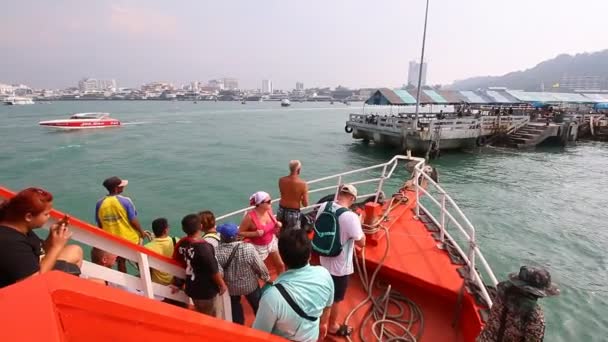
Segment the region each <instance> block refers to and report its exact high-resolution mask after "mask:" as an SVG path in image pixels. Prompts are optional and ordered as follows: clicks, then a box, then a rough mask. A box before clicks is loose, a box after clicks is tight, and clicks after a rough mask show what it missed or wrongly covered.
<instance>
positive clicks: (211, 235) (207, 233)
mask: <svg viewBox="0 0 608 342" xmlns="http://www.w3.org/2000/svg"><path fill="white" fill-rule="evenodd" d="M198 216H199V217H200V218H201V224H202V225H203V240H205V241H207V242H208V243H210V244H211V246H213V248H215V249H216V250H217V246H218V245H219V244H220V234H218V232H217V229H216V226H215V215H213V213H212V212H211V211H209V210H204V211H201V212H200V213H198Z"/></svg>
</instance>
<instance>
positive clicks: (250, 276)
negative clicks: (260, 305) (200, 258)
mask: <svg viewBox="0 0 608 342" xmlns="http://www.w3.org/2000/svg"><path fill="white" fill-rule="evenodd" d="M234 248H238V250H236V252H235V254H234V257H233V258H232V261H231V263H230V265H229V267H228V269H226V268H225V266H226V263H227V262H228V259H229V258H230V254H232V251H233V250H234ZM215 255H216V257H217V261H218V263H219V264H220V265H221V267H222V268H224V280H225V281H226V286H228V293H229V294H230V295H231V296H244V295H248V294H250V293H251V292H253V291H255V290H256V289H257V288H258V287H259V283H258V279H262V280H264V281H268V280H269V279H270V274H269V273H268V269H267V268H266V265H264V262H263V261H262V259H261V258H260V256H259V255H258V253H257V252H256V250H255V248H254V247H253V245H251V244H250V243H245V242H240V241H234V242H222V243H220V244H219V246H218V247H217V249H216V253H215Z"/></svg>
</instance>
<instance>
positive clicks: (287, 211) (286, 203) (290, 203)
mask: <svg viewBox="0 0 608 342" xmlns="http://www.w3.org/2000/svg"><path fill="white" fill-rule="evenodd" d="M301 171H302V163H300V161H299V160H292V161H290V162H289V176H285V177H281V178H280V179H279V191H280V193H281V200H280V201H279V210H278V211H277V220H279V222H281V223H282V224H283V229H300V227H301V222H300V217H301V215H302V214H301V213H300V208H301V207H307V206H308V185H307V184H306V182H305V181H304V180H303V179H302V178H300V172H301Z"/></svg>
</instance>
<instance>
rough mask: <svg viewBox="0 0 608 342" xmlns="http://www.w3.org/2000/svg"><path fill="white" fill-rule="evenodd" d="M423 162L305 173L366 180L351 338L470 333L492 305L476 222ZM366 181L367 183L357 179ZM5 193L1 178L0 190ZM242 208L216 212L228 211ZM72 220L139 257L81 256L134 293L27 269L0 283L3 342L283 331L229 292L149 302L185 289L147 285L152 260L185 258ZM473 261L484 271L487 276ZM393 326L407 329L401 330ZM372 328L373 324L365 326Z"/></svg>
mask: <svg viewBox="0 0 608 342" xmlns="http://www.w3.org/2000/svg"><path fill="white" fill-rule="evenodd" d="M404 161H406V162H407V161H409V162H410V163H411V162H414V163H415V166H414V167H413V170H412V171H413V172H412V173H413V174H412V177H411V178H410V179H409V180H408V181H407V182H406V183H405V184H404V186H403V187H401V188H400V189H398V190H397V191H396V192H395V195H393V196H391V197H390V198H385V196H383V190H386V186H385V184H386V182H385V181H387V180H389V179H391V178H393V176H395V175H396V174H398V173H401V171H402V169H401V168H399V169H398V168H397V167H398V166H399V165H401V163H402V162H404ZM408 165H411V164H409V163H408ZM430 171H432V168H429V167H428V166H426V165H425V162H424V159H420V158H411V157H405V156H396V157H394V158H393V159H391V160H390V161H389V162H387V163H384V164H379V165H375V166H371V167H366V168H363V169H359V170H355V171H350V172H344V173H341V174H337V175H333V176H329V177H324V178H320V179H317V180H313V181H310V182H309V184H310V185H313V184H323V185H327V184H328V182H333V181H335V183H337V184H341V183H342V182H343V181H344V179H345V178H346V177H348V179H349V181H351V180H352V182H353V183H356V184H358V186H359V188H360V189H361V192H365V191H366V190H367V189H369V190H371V192H370V193H368V194H362V195H360V196H359V197H358V199H359V200H362V201H363V202H365V203H360V205H359V206H358V207H359V209H356V210H358V211H359V212H360V213H361V214H362V220H363V223H364V227H365V233H366V234H367V238H368V243H367V247H366V248H365V249H363V250H361V251H359V252H358V253H357V254H358V257H357V258H356V261H357V263H356V266H357V271H356V273H355V274H353V275H352V276H351V280H350V281H351V285H350V286H349V290H348V296H347V298H346V300H345V302H344V304H343V307H344V308H345V310H344V312H342V315H341V316H340V317H339V318H340V320H341V321H344V322H345V323H346V324H349V325H351V326H353V327H356V329H357V330H356V331H355V333H354V334H353V336H351V337H350V338H351V340H356V341H360V340H365V338H367V339H368V340H369V339H372V340H376V339H375V338H374V335H383V336H386V337H387V338H393V339H394V340H396V337H398V336H404V337H408V336H409V337H414V338H415V340H424V341H467V342H468V341H471V342H472V341H474V340H475V337H476V336H477V334H478V333H479V331H480V330H481V328H482V326H483V324H484V317H485V314H484V313H485V312H486V310H487V309H488V308H489V307H490V306H491V305H492V299H491V297H490V295H489V293H488V291H487V289H486V285H485V284H484V282H483V281H482V278H485V279H486V280H488V281H489V283H490V285H495V284H496V282H497V281H496V278H495V277H494V275H493V274H492V270H491V269H490V267H489V265H488V264H487V262H486V261H485V259H484V258H483V255H482V254H481V251H480V250H479V248H478V246H477V244H476V243H475V230H474V227H473V225H472V224H471V223H470V221H469V220H468V219H467V218H466V216H464V214H463V213H462V211H460V209H459V208H458V206H457V205H456V204H455V203H454V201H453V200H452V199H451V198H450V197H449V196H448V195H447V194H446V193H445V191H444V190H443V189H442V188H441V187H440V186H439V185H438V184H437V183H436V182H435V181H434V180H433V179H434V178H435V177H432V173H431V172H430ZM371 172H376V173H378V176H379V177H374V178H368V179H363V180H359V179H355V177H357V176H360V177H369V176H370V173H371ZM435 179H436V178H435ZM323 182H324V183H323ZM329 184H331V183H329ZM365 184H368V185H370V186H369V187H367V188H366V186H365ZM335 189H336V184H334V185H331V186H320V187H318V188H315V189H312V188H311V190H310V193H311V194H319V193H321V194H322V193H323V192H325V193H327V192H330V195H332V196H333V194H332V192H333V191H335ZM13 195H14V193H12V192H10V191H9V190H7V189H4V188H2V187H0V199H4V198H10V197H12V196H13ZM422 198H425V201H424V204H423V202H422V201H421V199H422ZM276 201H278V199H277V200H275V202H276ZM317 206H318V205H311V206H310V207H308V208H305V209H306V210H312V209H315V208H316V207H317ZM431 206H432V207H431ZM448 208H450V209H449V210H448ZM249 209H251V208H245V209H241V210H237V211H235V212H232V213H229V214H227V215H223V216H220V217H218V218H217V219H218V221H219V220H225V219H228V218H231V219H232V220H236V219H237V218H238V217H240V216H241V215H242V214H243V213H244V212H246V211H247V210H249ZM63 216H64V214H63V213H62V212H59V211H57V210H53V211H52V212H51V217H52V218H53V219H55V220H59V219H61V218H62V217H63ZM448 223H449V226H450V227H451V228H450V229H448ZM70 225H71V227H72V231H73V236H72V238H73V240H75V241H78V242H80V243H82V244H85V245H89V246H95V247H98V248H101V249H103V250H106V251H108V252H110V253H113V254H115V255H118V256H122V257H124V258H126V259H128V260H132V261H133V262H136V263H137V265H138V267H139V274H138V275H136V276H133V275H128V274H122V273H119V272H118V271H115V270H113V269H109V268H106V267H101V266H98V265H95V264H92V263H90V262H88V261H85V262H84V264H83V267H82V273H83V275H84V276H85V277H94V278H98V279H104V280H106V281H109V282H112V283H114V284H117V285H120V286H122V287H124V288H127V289H130V290H132V291H133V292H135V290H137V291H140V292H141V293H142V294H143V296H138V295H135V294H133V293H129V292H126V291H123V290H120V289H117V288H111V287H107V286H102V285H99V284H93V283H91V282H88V281H86V280H83V279H78V278H75V277H73V276H70V275H67V274H63V273H59V272H51V273H48V274H44V275H41V276H38V277H32V278H30V279H26V280H24V281H22V282H19V283H17V284H14V285H11V286H8V287H6V288H4V289H2V290H0V313H3V314H4V315H3V317H5V320H6V321H5V323H6V324H9V326H11V327H12V328H11V329H3V331H2V332H0V338H1V339H2V340H7V341H9V340H16V339H19V340H34V339H38V340H40V339H49V338H50V337H51V336H55V337H57V339H61V337H64V338H67V336H72V337H74V336H77V337H79V339H85V338H86V339H89V340H90V339H99V338H100V337H104V338H106V339H107V338H109V339H112V340H117V339H120V340H129V339H142V338H145V337H150V338H158V337H159V336H161V337H162V336H164V337H165V338H167V339H170V340H177V339H180V340H181V339H184V338H185V339H186V340H193V339H195V338H199V339H201V338H202V339H218V340H237V339H243V340H247V341H263V340H271V341H272V340H275V341H279V340H281V339H280V338H278V337H276V336H271V335H269V334H267V333H263V332H259V331H256V330H253V329H250V328H248V327H244V326H240V325H235V324H232V323H229V322H226V321H225V320H230V318H231V312H230V309H229V308H230V304H229V303H230V299H229V297H228V298H227V294H226V295H225V296H224V297H223V303H224V310H223V311H224V319H225V320H220V319H216V318H212V317H209V316H205V315H200V314H198V313H195V312H193V311H188V310H184V309H181V308H177V307H175V306H171V305H167V304H164V303H159V302H157V301H154V300H153V298H154V297H155V296H161V297H165V298H170V299H173V300H177V301H181V302H188V298H187V297H186V296H185V295H184V294H183V293H181V292H178V293H173V292H172V290H171V289H170V288H169V287H166V286H162V285H159V284H156V283H152V281H151V276H150V272H149V267H152V268H154V269H157V270H160V271H163V272H167V273H169V274H172V275H174V276H177V277H180V278H183V277H184V276H185V271H184V269H183V268H181V267H180V266H179V265H178V264H176V263H175V262H174V261H173V260H171V259H167V258H165V257H162V256H160V255H158V254H156V253H154V252H151V251H149V250H147V249H145V248H143V247H141V246H138V245H134V244H130V243H129V242H126V241H125V240H122V239H119V238H117V237H114V236H112V235H110V234H108V233H106V232H104V231H102V230H100V229H98V228H96V227H95V226H93V225H91V224H88V223H86V222H84V221H81V220H78V219H76V218H71V221H70ZM457 234H459V235H460V236H458V237H457V236H456V235H457ZM477 269H479V270H480V271H482V272H484V277H482V275H481V273H479V271H478V270H477ZM146 297H147V298H146ZM16 300H18V301H23V300H25V301H26V302H25V304H27V303H28V302H31V303H36V305H37V307H38V310H40V311H39V312H44V314H40V315H36V319H35V322H34V323H35V324H36V327H37V329H26V326H30V325H31V324H32V321H31V320H29V319H25V318H26V317H29V315H28V314H27V313H25V312H23V313H21V312H20V311H19V312H15V311H12V309H10V308H13V306H14V305H15V304H17V302H16ZM23 304H24V303H23V302H21V305H23ZM385 310H386V315H385V314H384V312H385ZM9 312H10V314H9ZM251 315H252V313H251V312H249V317H248V320H247V321H248V322H247V323H250V322H251V318H252V317H251ZM383 316H385V320H383V319H382V318H383ZM58 322H61V324H59V323H58ZM167 322H170V324H166V323H167ZM100 323H102V324H100ZM125 324H126V325H130V324H137V326H138V327H139V329H137V330H136V331H135V330H133V331H131V330H124V329H121V328H120V327H124V326H125ZM400 326H401V327H405V328H406V329H405V330H402V329H401V328H399V327H400ZM374 327H377V328H379V329H380V330H378V329H376V332H373V330H374V329H375V328H374ZM409 340H412V341H413V340H414V339H412V338H410V339H409Z"/></svg>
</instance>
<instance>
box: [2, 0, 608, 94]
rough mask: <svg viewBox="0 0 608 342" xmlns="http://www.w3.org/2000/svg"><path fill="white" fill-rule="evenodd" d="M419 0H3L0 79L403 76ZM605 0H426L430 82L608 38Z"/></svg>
mask: <svg viewBox="0 0 608 342" xmlns="http://www.w3.org/2000/svg"><path fill="white" fill-rule="evenodd" d="M424 3H425V2H424V0H374V1H371V0H306V1H301V0H300V1H295V0H240V1H239V0H233V1H211V0H192V1H157V0H146V1H114V0H108V1H92V0H87V1H82V0H73V1H63V0H52V1H43V0H40V1H28V0H19V1H16V0H15V1H9V0H6V1H3V2H2V6H0V8H1V10H0V83H25V84H29V85H31V86H34V87H51V88H55V87H65V86H70V85H76V83H77V81H78V80H79V79H80V78H82V77H84V76H89V77H96V78H115V79H116V80H117V81H118V84H119V86H138V85H140V84H141V83H143V82H148V81H153V80H166V81H171V82H174V83H178V84H179V83H186V82H189V81H191V80H202V81H207V80H209V79H211V78H219V77H231V76H232V77H237V78H239V80H240V85H241V86H242V87H246V88H255V87H257V88H259V87H261V80H262V79H266V78H269V79H271V80H273V82H274V84H275V88H284V89H291V88H293V87H294V85H295V82H296V81H303V82H304V83H305V86H306V87H310V86H324V85H326V86H336V85H338V84H342V85H346V86H352V87H364V86H366V87H375V86H399V85H401V84H403V83H406V80H407V67H408V62H409V61H410V60H413V59H419V58H420V46H421V37H422V26H423V17H424ZM607 13H608V0H577V1H572V0H509V1H504V0H431V5H430V14H429V29H428V39H427V60H428V62H429V69H428V81H429V83H433V84H434V83H449V82H452V81H453V80H455V79H462V78H466V77H470V76H479V75H496V74H503V73H506V72H509V71H513V70H519V69H524V68H528V67H532V66H534V65H535V64H536V63H538V62H540V61H542V60H544V59H547V58H551V57H555V56H556V55H558V54H560V53H579V52H586V51H587V52H590V51H597V50H602V49H606V48H608V21H607V20H606V14H607Z"/></svg>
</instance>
